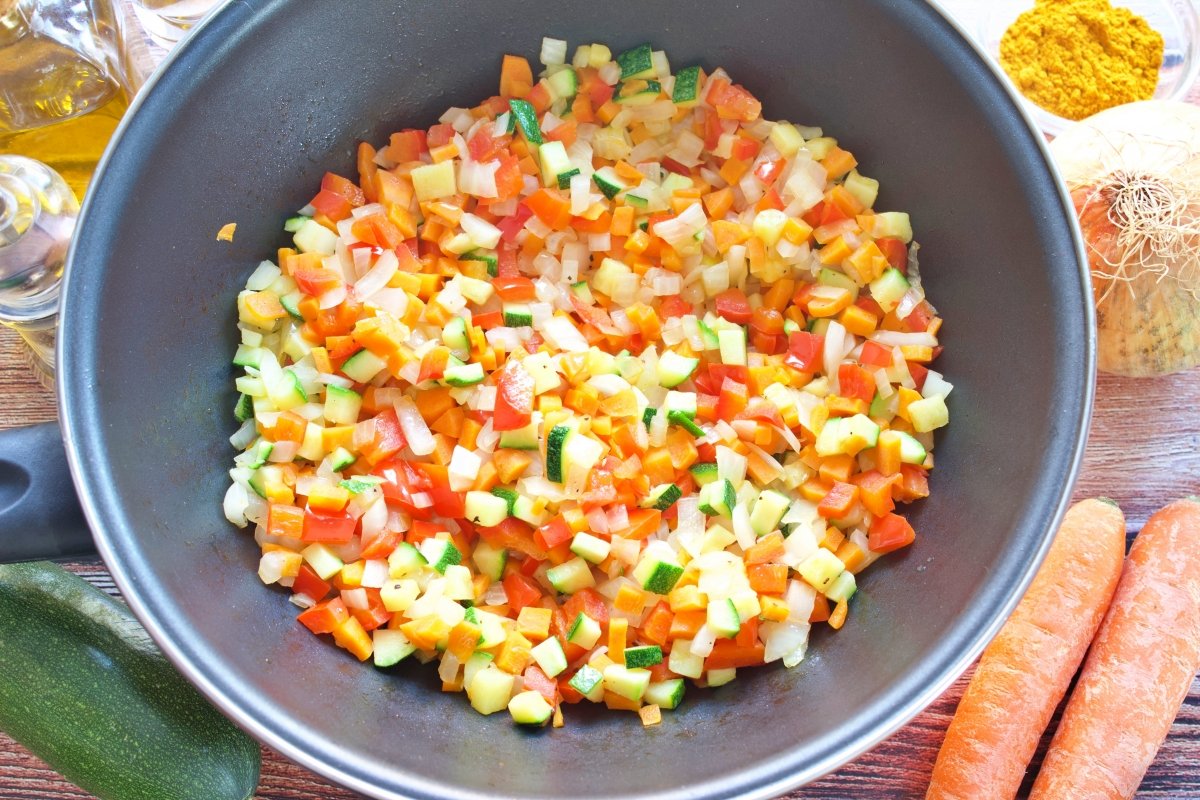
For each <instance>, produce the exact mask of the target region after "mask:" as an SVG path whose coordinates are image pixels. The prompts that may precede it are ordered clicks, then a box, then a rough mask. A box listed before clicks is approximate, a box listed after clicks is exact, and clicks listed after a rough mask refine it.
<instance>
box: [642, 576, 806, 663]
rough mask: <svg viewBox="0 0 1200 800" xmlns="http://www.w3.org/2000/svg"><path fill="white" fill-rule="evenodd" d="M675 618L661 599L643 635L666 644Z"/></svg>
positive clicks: (652, 611)
mask: <svg viewBox="0 0 1200 800" xmlns="http://www.w3.org/2000/svg"><path fill="white" fill-rule="evenodd" d="M784 569H786V567H785V568H784ZM785 588H786V587H785ZM674 618H675V615H674V614H672V613H671V607H670V606H669V605H667V602H666V601H665V600H659V601H658V604H657V605H656V606H654V608H653V609H651V611H650V613H649V614H647V615H646V619H644V620H643V621H642V637H643V638H644V639H646V640H647V641H651V642H654V643H655V644H660V645H661V644H666V643H667V637H668V636H669V635H670V633H671V622H672V620H673V619H674Z"/></svg>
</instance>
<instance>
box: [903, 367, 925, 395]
mask: <svg viewBox="0 0 1200 800" xmlns="http://www.w3.org/2000/svg"><path fill="white" fill-rule="evenodd" d="M907 363H908V374H909V375H912V379H913V383H915V384H916V385H917V391H918V392H919V391H921V390H923V389H924V388H925V379H926V378H928V377H929V368H928V367H926V366H925V365H924V364H918V363H917V362H916V361H909V362H907Z"/></svg>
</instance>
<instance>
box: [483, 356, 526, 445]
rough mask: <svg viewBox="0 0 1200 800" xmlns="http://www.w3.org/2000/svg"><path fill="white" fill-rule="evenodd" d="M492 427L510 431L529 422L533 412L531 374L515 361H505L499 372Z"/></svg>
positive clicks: (497, 429)
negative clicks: (502, 369)
mask: <svg viewBox="0 0 1200 800" xmlns="http://www.w3.org/2000/svg"><path fill="white" fill-rule="evenodd" d="M497 388H498V391H497V392H496V408H495V411H494V412H493V415H492V429H493V430H496V431H511V430H516V429H517V428H523V427H525V426H526V425H528V424H529V420H530V417H531V416H532V414H533V376H532V375H530V374H529V373H528V372H526V371H525V368H524V367H522V366H521V365H520V362H517V361H512V360H510V361H507V362H505V364H504V371H503V372H501V373H500V382H499V386H498V387H497Z"/></svg>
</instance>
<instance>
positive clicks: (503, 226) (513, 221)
mask: <svg viewBox="0 0 1200 800" xmlns="http://www.w3.org/2000/svg"><path fill="white" fill-rule="evenodd" d="M497 174H498V173H497ZM519 176H520V173H519V172H518V178H519ZM518 191H520V188H519V187H518ZM532 216H533V210H532V209H530V208H529V206H527V205H525V204H524V203H521V204H520V205H518V206H517V211H516V213H515V214H513V215H512V216H509V217H504V218H503V219H501V220H500V221H499V222H497V223H496V227H497V228H499V229H500V238H501V240H503V241H505V242H515V241H516V240H517V234H518V233H520V232H521V228H523V227H525V222H526V221H527V220H528V219H529V218H530V217H532Z"/></svg>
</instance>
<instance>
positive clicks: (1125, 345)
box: [1093, 276, 1200, 378]
mask: <svg viewBox="0 0 1200 800" xmlns="http://www.w3.org/2000/svg"><path fill="white" fill-rule="evenodd" d="M1095 283H1096V281H1094V280H1093V285H1094V284H1095ZM1131 289H1132V290H1134V291H1135V292H1136V297H1135V296H1134V294H1133V292H1131V291H1130V290H1131ZM1097 296H1099V293H1097ZM1197 306H1200V302H1197V301H1196V299H1195V298H1193V297H1192V296H1191V294H1189V293H1187V292H1184V291H1178V290H1170V289H1168V290H1165V291H1164V290H1163V288H1162V287H1161V285H1159V286H1156V285H1155V281H1154V278H1153V276H1143V277H1141V278H1138V279H1137V280H1136V281H1134V282H1133V284H1131V285H1129V286H1126V285H1123V284H1118V285H1116V286H1113V287H1112V289H1111V291H1110V292H1109V294H1108V297H1107V298H1105V299H1104V301H1103V302H1100V303H1099V304H1098V305H1097V306H1096V329H1097V330H1096V335H1097V339H1096V355H1097V366H1098V367H1099V368H1100V370H1101V371H1102V372H1108V373H1111V374H1114V375H1127V376H1131V377H1137V378H1144V377H1150V376H1153V375H1166V374H1168V373H1171V372H1179V371H1181V370H1185V369H1191V368H1192V367H1194V366H1197V365H1198V364H1200V323H1198V321H1197Z"/></svg>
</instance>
